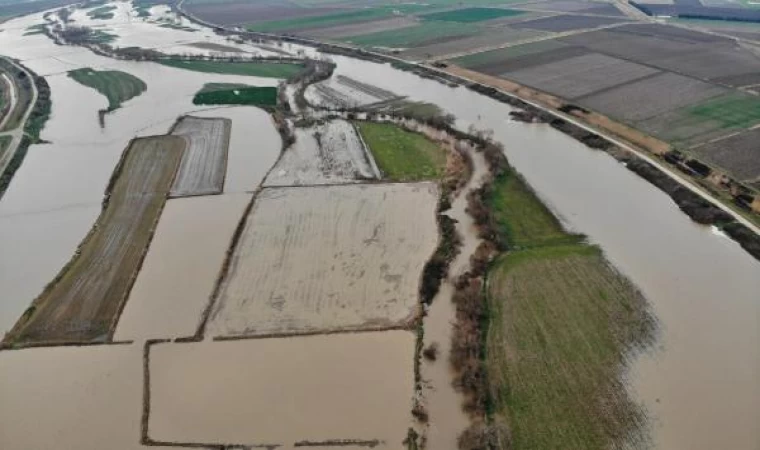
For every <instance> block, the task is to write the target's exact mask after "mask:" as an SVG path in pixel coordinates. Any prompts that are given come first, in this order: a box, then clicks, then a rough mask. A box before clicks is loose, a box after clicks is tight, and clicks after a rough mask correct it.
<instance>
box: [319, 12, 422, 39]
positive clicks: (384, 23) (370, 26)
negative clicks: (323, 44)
mask: <svg viewBox="0 0 760 450" xmlns="http://www.w3.org/2000/svg"><path fill="white" fill-rule="evenodd" d="M417 24H418V23H417V21H415V20H414V19H412V18H410V17H406V16H403V17H394V18H392V19H382V20H376V21H373V22H363V23H351V24H348V25H337V26H334V27H329V28H321V29H317V30H314V31H311V32H310V33H309V36H311V37H312V38H314V39H337V38H342V37H349V36H356V35H360V34H370V33H379V32H381V31H390V30H400V29H402V28H409V27H413V26H415V25H417Z"/></svg>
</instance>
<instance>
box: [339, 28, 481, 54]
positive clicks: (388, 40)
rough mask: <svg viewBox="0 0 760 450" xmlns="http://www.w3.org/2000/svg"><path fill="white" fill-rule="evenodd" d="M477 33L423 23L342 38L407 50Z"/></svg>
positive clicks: (356, 42)
mask: <svg viewBox="0 0 760 450" xmlns="http://www.w3.org/2000/svg"><path fill="white" fill-rule="evenodd" d="M477 32H478V30H477V29H474V28H473V27H472V26H470V25H465V24H461V23H448V22H423V23H421V24H419V25H415V26H413V27H409V28H402V29H399V30H389V31H380V32H377V33H370V34H363V35H359V36H352V37H347V38H342V39H341V40H343V41H347V42H351V43H353V44H356V45H364V46H375V47H397V48H406V47H414V46H419V45H423V44H425V43H427V42H430V43H432V42H434V41H435V40H437V39H441V38H444V37H453V36H457V37H459V36H470V35H473V34H475V33H477Z"/></svg>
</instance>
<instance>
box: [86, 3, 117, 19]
mask: <svg viewBox="0 0 760 450" xmlns="http://www.w3.org/2000/svg"><path fill="white" fill-rule="evenodd" d="M115 10H116V7H115V6H113V5H106V6H101V7H99V8H95V9H93V10H92V11H88V12H87V17H89V18H90V19H96V20H108V19H113V16H114V14H113V12H114V11H115Z"/></svg>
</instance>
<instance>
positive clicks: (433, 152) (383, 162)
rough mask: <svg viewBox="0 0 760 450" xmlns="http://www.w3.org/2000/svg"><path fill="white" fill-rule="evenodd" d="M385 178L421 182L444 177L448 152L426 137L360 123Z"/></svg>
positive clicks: (371, 123) (378, 125) (368, 123)
mask: <svg viewBox="0 0 760 450" xmlns="http://www.w3.org/2000/svg"><path fill="white" fill-rule="evenodd" d="M356 126H357V128H358V129H359V132H360V133H361V135H362V138H364V142H366V144H367V146H368V147H369V149H370V151H372V154H373V155H374V157H375V161H376V162H377V165H378V167H379V168H380V170H381V171H382V172H383V175H384V176H385V178H387V179H390V180H394V181H419V180H428V179H436V178H440V177H441V176H443V173H444V171H445V169H446V151H445V150H444V149H442V148H441V147H440V146H438V145H437V144H435V143H434V142H432V141H430V140H429V139H427V138H426V137H425V136H423V135H421V134H417V133H412V132H409V131H406V130H403V129H401V128H399V127H398V126H396V125H393V124H388V123H373V122H356Z"/></svg>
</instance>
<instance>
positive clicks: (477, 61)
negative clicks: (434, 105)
mask: <svg viewBox="0 0 760 450" xmlns="http://www.w3.org/2000/svg"><path fill="white" fill-rule="evenodd" d="M566 46H567V45H566V44H563V43H561V42H558V41H556V40H546V41H540V42H535V43H532V44H523V45H516V46H514V47H506V48H501V49H497V50H489V51H487V52H481V53H476V54H474V55H468V56H462V57H461V58H456V59H454V60H452V62H453V63H454V64H456V65H458V66H462V67H469V68H475V67H478V66H483V65H486V64H490V63H493V62H498V61H503V60H505V59H510V58H517V57H518V56H525V55H530V54H533V53H541V52H545V51H549V50H554V49H557V48H562V47H566Z"/></svg>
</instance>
